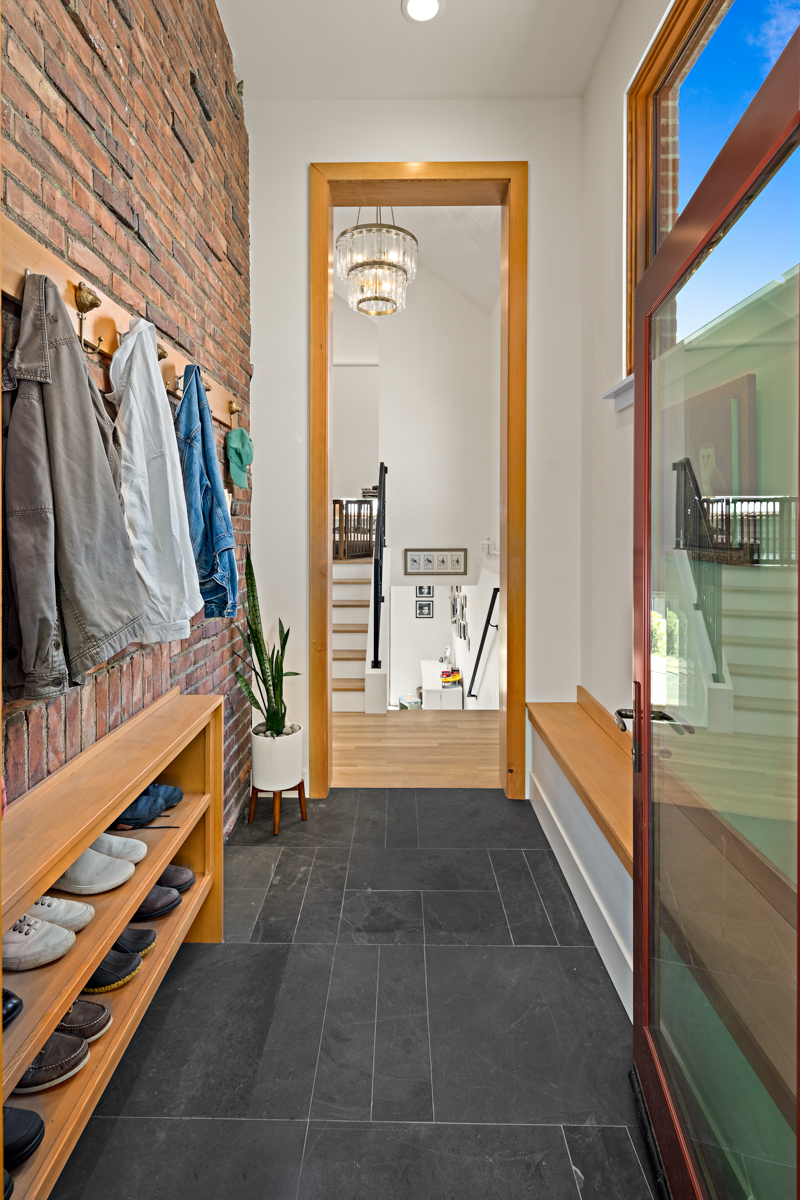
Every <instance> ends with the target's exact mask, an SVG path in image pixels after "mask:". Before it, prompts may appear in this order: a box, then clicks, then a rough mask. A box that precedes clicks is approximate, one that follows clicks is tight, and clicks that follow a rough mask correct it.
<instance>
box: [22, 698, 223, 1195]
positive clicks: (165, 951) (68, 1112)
mask: <svg viewBox="0 0 800 1200" xmlns="http://www.w3.org/2000/svg"><path fill="white" fill-rule="evenodd" d="M222 704H223V698H222V697H220V696H181V695H180V694H179V693H178V690H177V689H174V690H173V691H172V692H169V693H168V694H167V695H166V696H162V697H161V699H160V700H158V701H156V703H154V704H152V705H150V707H149V708H147V709H144V710H143V711H142V712H141V713H138V714H137V715H136V716H135V717H133V718H131V720H129V721H127V722H126V723H125V724H124V725H122V726H120V727H119V728H118V729H116V730H114V731H113V732H112V733H110V734H108V735H107V736H106V737H105V738H103V739H102V740H101V741H100V742H98V743H97V745H96V746H93V747H91V749H89V750H86V751H84V752H83V753H82V754H80V755H78V756H77V757H76V758H74V759H73V760H72V761H71V762H70V763H67V764H66V766H64V767H62V768H61V769H60V770H59V771H56V772H55V773H54V774H53V775H51V776H49V777H48V778H47V779H46V780H44V781H43V782H42V783H41V784H39V785H37V787H35V788H32V789H31V791H30V792H28V793H27V794H26V795H25V796H23V797H22V799H20V800H19V801H17V802H16V803H15V804H13V805H11V807H10V808H9V810H8V812H7V814H6V818H5V820H4V821H3V830H2V832H3V903H2V929H3V932H5V931H6V930H8V929H10V927H11V926H12V925H13V923H14V922H15V921H16V920H17V919H18V918H19V916H20V915H21V914H22V913H23V912H24V911H25V910H26V908H29V907H30V905H31V904H33V902H34V901H35V900H36V899H37V898H38V897H39V896H41V895H46V894H54V895H59V894H64V895H65V893H58V891H57V890H56V889H54V887H53V884H54V883H55V881H56V880H57V879H58V877H59V876H60V875H61V874H62V872H63V871H64V870H65V869H66V867H67V866H68V865H69V864H70V863H71V862H73V861H74V860H75V859H76V858H77V857H78V855H79V854H80V853H81V852H82V851H83V850H85V849H86V847H87V846H89V845H90V844H91V843H92V842H93V841H94V839H95V838H96V837H97V836H98V835H99V834H100V833H102V832H104V831H105V830H106V829H107V828H108V826H109V825H111V824H112V822H113V821H114V820H115V818H116V817H117V816H118V815H119V814H120V813H121V812H122V811H123V810H124V809H125V808H127V806H128V804H130V802H131V801H132V800H133V799H135V797H136V796H138V795H139V794H140V793H141V792H142V791H143V790H144V788H145V787H146V786H147V785H148V784H149V783H152V782H153V781H154V780H158V781H160V782H163V783H170V784H177V785H179V786H180V787H181V788H182V789H183V791H184V798H183V800H182V801H181V803H180V804H179V805H178V806H177V807H176V808H173V809H169V810H167V812H165V813H164V814H163V816H162V817H160V818H159V819H158V820H157V821H156V822H154V823H153V824H152V825H150V826H148V827H146V828H145V829H142V830H137V831H136V832H133V833H131V834H130V835H129V836H131V837H136V838H138V839H140V840H141V841H144V842H146V843H147V846H148V853H147V855H146V857H145V858H144V859H143V860H142V861H141V862H140V863H138V864H137V865H136V869H135V871H134V874H133V876H132V877H131V878H130V879H129V880H128V881H127V883H125V884H124V885H123V886H122V887H120V888H116V889H114V891H111V892H104V893H101V894H100V895H97V896H87V897H77V896H76V897H71V898H72V899H85V900H86V901H87V902H88V903H90V904H92V905H93V907H94V909H95V917H94V920H93V921H91V923H90V924H89V925H88V926H87V927H86V928H85V929H84V930H82V931H81V932H80V933H79V934H78V935H77V941H76V943H75V945H74V946H73V947H72V948H71V949H70V951H69V953H68V954H66V955H64V957H63V958H61V959H59V960H58V961H57V962H54V963H50V964H48V965H47V966H45V967H39V968H36V969H35V970H32V971H20V972H7V973H6V976H5V980H4V982H5V985H6V987H10V988H11V990H12V991H14V992H16V993H17V994H18V995H19V996H21V997H22V999H23V1001H24V1005H25V1006H24V1008H23V1011H22V1013H21V1014H20V1016H19V1017H18V1018H17V1019H16V1020H15V1021H14V1022H13V1023H12V1024H11V1025H10V1026H9V1027H8V1029H7V1030H6V1032H5V1035H4V1038H3V1097H4V1100H5V1102H6V1103H10V1104H11V1105H12V1106H14V1107H18V1108H32V1109H35V1111H36V1112H38V1113H39V1114H40V1115H41V1116H42V1118H43V1119H44V1121H45V1136H44V1141H43V1142H42V1145H41V1146H40V1147H39V1149H38V1150H37V1151H36V1152H35V1154H34V1155H33V1156H32V1157H31V1158H30V1159H29V1160H28V1162H27V1163H24V1164H23V1166H21V1167H19V1168H18V1169H17V1170H16V1171H15V1172H14V1173H13V1174H14V1197H15V1200H44V1198H45V1197H46V1196H48V1195H49V1193H50V1191H51V1189H52V1187H53V1185H54V1184H55V1181H56V1180H57V1178H58V1175H59V1173H60V1171H61V1169H62V1168H63V1166H64V1164H65V1162H66V1160H67V1158H68V1157H69V1155H70V1153H71V1151H72V1149H73V1147H74V1145H75V1143H76V1142H77V1140H78V1137H79V1136H80V1134H81V1131H82V1130H83V1128H84V1126H85V1125H86V1122H87V1121H88V1119H89V1117H90V1116H91V1115H92V1112H93V1110H94V1108H95V1106H96V1104H97V1102H98V1100H99V1098H100V1096H101V1094H102V1092H103V1089H104V1088H105V1086H106V1084H107V1083H108V1080H109V1079H110V1077H111V1074H112V1072H113V1070H114V1068H115V1066H116V1065H117V1063H118V1062H119V1059H120V1057H121V1056H122V1053H123V1051H124V1050H125V1047H126V1046H127V1044H128V1042H129V1041H130V1039H131V1037H132V1036H133V1033H134V1032H135V1030H136V1027H137V1025H138V1024H139V1021H140V1020H141V1019H142V1016H143V1015H144V1013H145V1011H146V1009H147V1006H148V1004H149V1003H150V1001H151V999H152V998H153V995H154V994H155V991H156V988H157V987H158V984H159V983H160V981H161V979H162V978H163V976H164V973H165V972H166V970H167V968H168V966H169V964H170V962H171V961H172V959H173V958H174V956H175V954H176V953H177V951H178V948H179V947H180V945H181V943H182V942H183V941H195V942H221V941H222V715H223V714H222ZM170 862H178V863H180V864H182V865H185V866H188V867H191V869H192V870H193V871H194V873H195V875H196V876H197V881H196V883H195V884H194V886H193V887H192V888H190V889H189V891H187V892H185V893H184V894H183V896H182V901H181V904H180V905H179V907H178V908H176V909H175V910H174V912H172V913H169V914H168V915H167V916H166V917H162V918H157V919H156V920H154V921H153V922H152V927H153V928H154V929H156V930H157V932H158V941H157V943H156V945H155V946H154V947H153V949H152V950H151V951H150V953H149V954H148V955H146V957H145V959H144V963H143V965H142V968H141V970H140V971H139V973H138V974H137V975H136V976H135V977H134V978H133V979H132V980H131V982H130V983H128V984H126V985H125V986H124V987H122V988H119V989H118V990H117V991H113V992H110V993H102V994H99V995H97V996H95V997H87V999H95V1000H97V1001H98V1002H100V1003H102V1004H106V1005H107V1006H108V1007H109V1008H110V1009H111V1011H112V1013H113V1017H114V1020H113V1024H112V1025H111V1028H110V1029H109V1031H108V1033H106V1034H105V1035H104V1036H103V1037H102V1038H100V1039H99V1040H98V1041H97V1042H94V1043H93V1044H92V1046H91V1057H90V1059H89V1063H88V1065H87V1066H86V1067H84V1068H83V1070H81V1071H80V1072H79V1073H78V1074H77V1075H76V1076H75V1077H74V1078H73V1079H69V1080H67V1081H66V1082H65V1083H63V1084H60V1085H59V1086H57V1087H55V1088H52V1089H50V1090H49V1091H46V1092H41V1093H37V1094H35V1095H32V1096H14V1095H11V1094H10V1093H11V1092H12V1089H13V1088H14V1086H15V1084H16V1082H17V1080H18V1079H19V1077H20V1075H21V1074H22V1073H23V1071H24V1070H25V1069H26V1067H27V1066H28V1064H29V1063H30V1062H31V1060H32V1059H33V1058H34V1057H35V1055H36V1053H37V1052H38V1051H39V1049H40V1048H41V1046H42V1045H43V1043H44V1042H45V1041H46V1040H47V1038H48V1036H49V1035H50V1033H52V1031H53V1029H54V1028H55V1026H56V1025H57V1024H58V1022H59V1020H60V1019H61V1017H62V1015H63V1014H64V1012H66V1010H67V1009H68V1008H69V1005H70V1004H71V1003H72V1001H73V1000H74V999H76V998H77V996H78V995H79V993H80V991H81V988H82V987H83V985H84V984H85V982H86V980H87V979H88V978H89V976H90V975H91V974H92V972H93V971H94V969H95V967H96V966H97V964H98V963H99V962H100V961H101V960H102V959H103V958H104V957H105V955H106V953H107V952H108V950H109V948H110V947H111V946H112V945H113V943H114V941H115V940H116V938H117V937H118V936H119V933H120V932H121V931H122V929H124V927H125V926H126V925H127V924H128V922H129V920H130V917H131V916H132V915H133V913H134V912H135V911H136V909H137V908H138V907H139V904H140V903H141V901H142V899H143V897H144V896H145V895H146V894H147V892H148V891H149V890H150V888H151V887H152V886H153V884H154V883H155V882H156V880H157V879H158V877H159V876H160V874H161V872H162V871H163V869H164V867H165V866H166V865H167V864H168V863H170Z"/></svg>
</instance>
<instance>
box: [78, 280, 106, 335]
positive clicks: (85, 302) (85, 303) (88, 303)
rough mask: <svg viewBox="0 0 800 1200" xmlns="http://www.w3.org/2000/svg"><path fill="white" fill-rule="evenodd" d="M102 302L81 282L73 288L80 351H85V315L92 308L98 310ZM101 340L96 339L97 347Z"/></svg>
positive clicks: (95, 293)
mask: <svg viewBox="0 0 800 1200" xmlns="http://www.w3.org/2000/svg"><path fill="white" fill-rule="evenodd" d="M101 304H102V300H101V299H100V297H99V296H98V294H97V292H95V291H94V290H93V289H92V288H90V287H87V285H86V284H85V283H84V282H83V280H81V282H80V283H79V284H78V286H77V287H76V288H75V307H76V308H77V310H78V337H79V339H80V343H81V350H85V349H86V346H85V345H84V341H83V323H84V321H85V320H86V314H87V313H90V312H91V311H92V309H93V308H99V307H100V305H101ZM102 340H103V339H102V338H98V339H97V345H98V347H99V346H100V343H101V342H102Z"/></svg>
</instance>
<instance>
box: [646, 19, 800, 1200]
mask: <svg viewBox="0 0 800 1200" xmlns="http://www.w3.org/2000/svg"><path fill="white" fill-rule="evenodd" d="M798 95H800V35H795V37H794V38H793V39H792V40H791V41H790V43H789V46H788V47H787V49H786V51H785V52H784V54H783V56H782V57H781V59H779V61H778V64H777V65H776V67H775V68H774V69H773V71H772V72H771V74H770V75H769V76H768V78H767V80H766V81H765V83H764V84H763V86H762V88H761V89H760V91H759V92H758V94H757V96H756V98H755V99H754V100H753V102H752V103H751V105H750V108H749V109H748V110H747V112H746V113H745V115H744V116H743V117H742V120H741V122H740V123H739V125H738V126H737V128H736V129H735V130H734V132H733V133H732V134H731V137H730V139H729V141H728V143H727V144H726V146H725V147H724V148H723V150H722V152H721V153H720V155H719V157H718V158H717V160H716V161H715V162H714V164H713V165H712V167H711V168H710V170H709V172H708V174H707V175H706V177H705V179H704V180H703V181H702V182H701V183H700V184H699V185H698V188H697V191H696V193H695V195H694V196H693V198H692V200H691V201H690V203H689V204H688V205H687V208H686V210H685V213H683V214H682V215H681V217H680V218H679V219H678V221H677V223H676V224H675V226H674V228H673V229H672V230H671V231H670V232H669V233H668V235H667V237H666V239H665V241H664V244H663V246H662V248H661V250H660V251H659V252H658V254H657V255H656V257H655V258H654V260H653V262H652V264H651V265H650V267H649V268H648V270H647V272H646V274H645V276H644V278H643V280H642V283H641V284H640V285H639V288H638V289H637V293H636V368H635V370H636V387H637V412H636V445H637V468H636V488H637V516H636V522H637V523H636V542H637V545H636V596H635V610H636V611H635V637H636V646H635V680H636V682H635V684H634V693H635V710H636V719H635V734H634V736H635V739H636V742H637V744H638V752H637V755H636V758H635V775H634V780H635V801H636V834H637V839H638V844H639V848H640V854H639V855H637V856H636V857H637V876H636V880H635V887H636V892H635V898H636V905H637V923H636V938H635V942H636V945H635V959H636V961H635V971H636V979H637V988H638V994H637V998H636V1001H637V1003H636V1019H635V1061H636V1065H637V1069H638V1071H639V1075H640V1078H641V1081H642V1087H643V1091H644V1094H645V1099H646V1100H647V1103H648V1109H649V1111H650V1115H651V1119H652V1121H653V1125H654V1129H655V1134H656V1140H657V1141H658V1144H659V1148H660V1150H661V1153H662V1156H663V1158H664V1160H665V1166H666V1170H667V1176H668V1178H669V1180H670V1185H671V1187H672V1190H673V1195H674V1196H675V1197H676V1200H677V1198H678V1197H681V1198H683V1197H684V1196H685V1197H691V1196H697V1197H714V1198H715V1200H717V1198H719V1200H722V1198H725V1200H727V1198H728V1197H732V1198H735V1200H793V1198H794V1197H795V1196H796V1194H797V1178H796V1137H795V1131H796V1118H797V1038H796V1031H797V975H796V967H797V911H798V906H797V763H798V740H797V730H798V690H797V689H798V633H797V590H798V588H797V584H798V499H797V497H798V442H799V437H800V432H799V430H798V362H799V361H800V340H799V337H798V332H799V331H798V313H799V311H800V304H799V301H800V284H799V279H798V271H799V268H798V263H800V151H797V152H795V151H794V145H795V139H796V133H797V126H798V112H797V109H798Z"/></svg>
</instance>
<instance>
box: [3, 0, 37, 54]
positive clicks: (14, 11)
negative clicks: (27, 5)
mask: <svg viewBox="0 0 800 1200" xmlns="http://www.w3.org/2000/svg"><path fill="white" fill-rule="evenodd" d="M3 19H4V21H6V22H8V25H9V26H10V27H11V29H13V30H14V33H15V34H16V35H17V37H18V38H19V40H20V41H21V42H23V43H24V44H25V47H26V49H27V50H28V51H29V53H30V54H31V56H32V57H33V58H35V59H36V61H37V63H38V64H39V66H41V65H42V63H43V62H44V43H43V42H42V39H41V36H40V34H39V33H38V31H37V30H36V29H35V28H34V26H33V25H32V24H31V21H30V18H29V17H27V16H26V15H25V14H24V13H23V11H22V9H21V8H20V7H19V5H18V4H17V3H15V0H5V2H4V4H3Z"/></svg>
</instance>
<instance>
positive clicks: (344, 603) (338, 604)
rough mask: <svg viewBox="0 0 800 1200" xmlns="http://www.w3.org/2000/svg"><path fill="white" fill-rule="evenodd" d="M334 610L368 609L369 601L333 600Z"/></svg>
mask: <svg viewBox="0 0 800 1200" xmlns="http://www.w3.org/2000/svg"><path fill="white" fill-rule="evenodd" d="M333 607H334V608H369V600H334V601H333Z"/></svg>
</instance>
